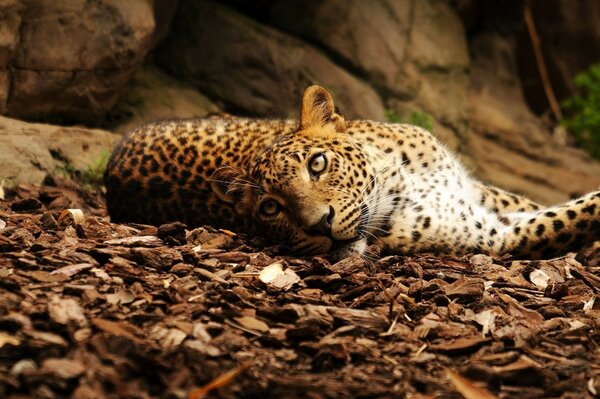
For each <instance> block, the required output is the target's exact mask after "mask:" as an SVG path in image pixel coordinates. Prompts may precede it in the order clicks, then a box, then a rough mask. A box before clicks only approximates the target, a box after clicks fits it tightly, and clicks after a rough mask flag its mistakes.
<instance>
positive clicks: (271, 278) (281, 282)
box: [258, 263, 300, 291]
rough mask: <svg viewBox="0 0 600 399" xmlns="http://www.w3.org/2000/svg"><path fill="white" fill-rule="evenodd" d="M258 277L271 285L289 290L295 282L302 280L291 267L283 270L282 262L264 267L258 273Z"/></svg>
mask: <svg viewBox="0 0 600 399" xmlns="http://www.w3.org/2000/svg"><path fill="white" fill-rule="evenodd" d="M258 278H259V279H260V281H262V282H263V283H265V284H267V285H268V286H269V287H272V288H276V289H279V290H282V291H286V290H289V289H290V288H291V287H292V286H293V285H294V284H296V283H298V282H300V277H298V275H297V274H296V272H295V271H293V270H292V269H290V268H287V269H285V270H283V265H282V264H281V263H273V264H271V265H269V266H267V267H265V268H264V269H262V270H261V272H260V273H259V275H258Z"/></svg>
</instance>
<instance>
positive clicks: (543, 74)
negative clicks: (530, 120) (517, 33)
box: [523, 1, 563, 120]
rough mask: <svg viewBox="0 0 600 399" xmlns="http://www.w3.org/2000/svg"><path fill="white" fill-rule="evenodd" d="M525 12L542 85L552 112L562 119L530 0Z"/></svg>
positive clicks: (527, 2)
mask: <svg viewBox="0 0 600 399" xmlns="http://www.w3.org/2000/svg"><path fill="white" fill-rule="evenodd" d="M523 14H524V17H525V25H527V31H528V32H529V38H530V39H531V45H532V47H533V54H534V56H535V61H536V65H537V68H538V72H539V73H540V78H541V79H542V85H543V86H544V92H545V93H546V98H547V99H548V102H549V103H550V108H551V109H552V113H553V114H554V117H555V118H556V120H561V119H562V117H563V115H562V111H561V109H560V105H559V104H558V101H557V100H556V95H555V94H554V90H553V89H552V84H551V83H550V77H549V76H548V69H547V68H546V63H545V61H544V55H543V54H542V45H541V42H540V37H539V35H538V33H537V29H536V28H535V22H534V21H533V15H532V14H531V4H530V3H529V1H526V2H525V8H524V10H523Z"/></svg>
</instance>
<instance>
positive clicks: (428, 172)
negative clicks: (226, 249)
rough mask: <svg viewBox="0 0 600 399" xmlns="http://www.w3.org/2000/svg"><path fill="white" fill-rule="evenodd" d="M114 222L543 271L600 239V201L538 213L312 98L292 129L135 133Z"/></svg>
mask: <svg viewBox="0 0 600 399" xmlns="http://www.w3.org/2000/svg"><path fill="white" fill-rule="evenodd" d="M105 177H106V186H107V204H108V209H109V212H110V214H111V216H112V218H113V220H114V221H119V222H126V221H131V222H143V223H152V224H160V223H164V222H168V221H175V220H180V221H183V222H185V223H187V224H188V225H190V226H198V225H203V224H209V225H214V226H218V227H223V228H228V229H231V230H235V231H242V232H248V233H250V234H258V235H264V236H266V237H267V238H269V239H271V240H273V241H278V242H281V243H283V244H284V245H286V246H288V247H289V248H291V249H292V250H295V251H297V252H300V253H306V254H316V253H325V252H330V253H332V254H333V256H335V257H338V258H341V257H344V256H347V255H350V254H356V253H362V252H363V251H364V250H365V248H366V245H367V244H368V243H369V242H379V243H381V244H382V245H384V246H385V247H387V248H388V249H389V250H390V251H393V252H395V253H401V254H403V253H413V252H423V251H432V252H437V253H449V254H464V253H471V252H484V253H489V254H494V255H500V254H506V253H510V254H513V255H515V256H518V257H528V258H549V257H553V256H556V255H560V254H563V253H565V252H567V251H571V250H575V249H578V248H581V247H582V246H585V245H588V244H590V243H592V242H594V241H596V240H598V239H599V238H600V220H599V217H598V213H599V212H600V193H599V192H594V193H590V194H588V195H586V196H584V197H582V198H580V199H578V200H574V201H571V202H567V203H565V204H562V205H558V206H554V207H550V208H544V207H542V206H540V205H539V204H536V203H534V202H532V201H530V200H528V199H526V198H524V197H521V196H517V195H515V194H512V193H508V192H506V191H503V190H500V189H498V188H495V187H491V186H487V185H485V184H483V183H481V182H479V181H476V180H474V179H473V178H472V177H471V176H470V175H469V173H467V171H466V170H465V168H464V167H463V166H462V165H461V164H460V162H459V161H458V160H457V159H456V157H455V156H454V155H453V154H452V153H451V152H450V151H449V150H448V149H447V148H446V147H445V146H444V145H443V144H442V143H441V142H439V141H438V140H437V139H436V138H435V137H434V136H432V135H431V134H430V133H429V132H427V131H425V130H423V129H421V128H419V127H416V126H412V125H406V124H390V123H380V122H373V121H345V120H344V118H343V117H342V116H341V115H340V114H339V113H338V112H337V111H336V109H335V107H334V103H333V99H332V98H331V95H330V94H329V93H328V92H327V91H326V90H324V89H323V88H321V87H318V86H311V87H309V88H308V89H307V90H306V92H305V94H304V96H303V100H302V109H301V116H300V122H299V124H298V123H295V122H293V121H277V120H256V119H245V118H234V117H212V118H207V119H196V120H179V121H167V122H158V123H154V124H150V125H146V126H142V127H140V128H138V129H136V130H134V131H133V132H131V133H130V134H129V135H127V136H126V137H125V138H124V139H123V141H122V142H121V143H120V144H119V145H118V146H117V148H116V149H115V151H114V153H113V155H112V157H111V159H110V162H109V165H108V169H107V172H106V176H105Z"/></svg>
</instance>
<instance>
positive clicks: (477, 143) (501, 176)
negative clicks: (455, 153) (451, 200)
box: [467, 34, 600, 204]
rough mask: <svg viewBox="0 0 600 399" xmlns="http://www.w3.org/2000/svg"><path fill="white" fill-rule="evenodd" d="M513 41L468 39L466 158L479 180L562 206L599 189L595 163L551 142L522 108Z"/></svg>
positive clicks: (598, 170)
mask: <svg viewBox="0 0 600 399" xmlns="http://www.w3.org/2000/svg"><path fill="white" fill-rule="evenodd" d="M515 47H516V43H515V42H514V40H511V39H509V38H506V37H503V36H501V35H499V34H483V35H480V36H479V37H477V38H476V39H475V40H473V43H472V49H473V53H474V54H477V55H476V56H475V57H474V59H473V68H472V81H473V90H472V93H471V107H472V118H471V127H472V129H471V134H470V136H469V146H468V151H467V154H468V155H469V156H470V157H471V158H472V160H473V161H474V163H475V164H476V165H477V170H476V171H475V173H476V174H477V175H479V176H480V177H482V178H483V179H484V180H486V181H488V182H490V183H493V184H496V185H498V186H501V187H504V188H506V189H508V190H511V191H514V192H517V193H522V194H526V195H528V196H530V197H531V198H532V199H534V200H537V201H541V202H543V203H547V204H552V203H558V202H562V201H564V200H567V199H569V197H575V196H579V195H581V194H583V193H585V192H587V191H591V190H594V189H597V188H598V187H599V186H600V163H598V162H597V161H594V160H592V159H591V158H590V157H589V156H588V155H587V154H586V153H585V152H583V151H582V150H578V149H575V148H572V147H568V146H565V145H563V144H561V143H560V142H558V141H557V140H554V139H553V136H552V134H551V132H550V131H549V130H548V129H547V128H546V127H545V126H544V124H543V123H542V121H541V119H540V118H538V117H537V116H536V115H535V114H533V113H532V112H531V111H530V110H529V109H528V107H527V104H526V102H525V99H524V98H523V94H522V91H521V82H520V80H519V76H518V71H517V67H516V61H515V53H516V52H515Z"/></svg>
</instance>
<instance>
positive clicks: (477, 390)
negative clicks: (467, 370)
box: [446, 369, 497, 399]
mask: <svg viewBox="0 0 600 399" xmlns="http://www.w3.org/2000/svg"><path fill="white" fill-rule="evenodd" d="M446 376H447V377H448V379H449V380H450V382H451V383H452V385H454V388H456V390H457V391H458V392H460V394H461V395H462V396H464V397H465V399H497V396H496V395H493V394H492V393H490V392H489V391H488V390H487V389H484V388H481V387H478V386H477V385H475V384H473V383H472V382H471V381H470V380H468V379H466V378H465V377H463V376H461V375H460V374H458V373H455V372H454V371H452V370H450V369H446Z"/></svg>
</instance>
